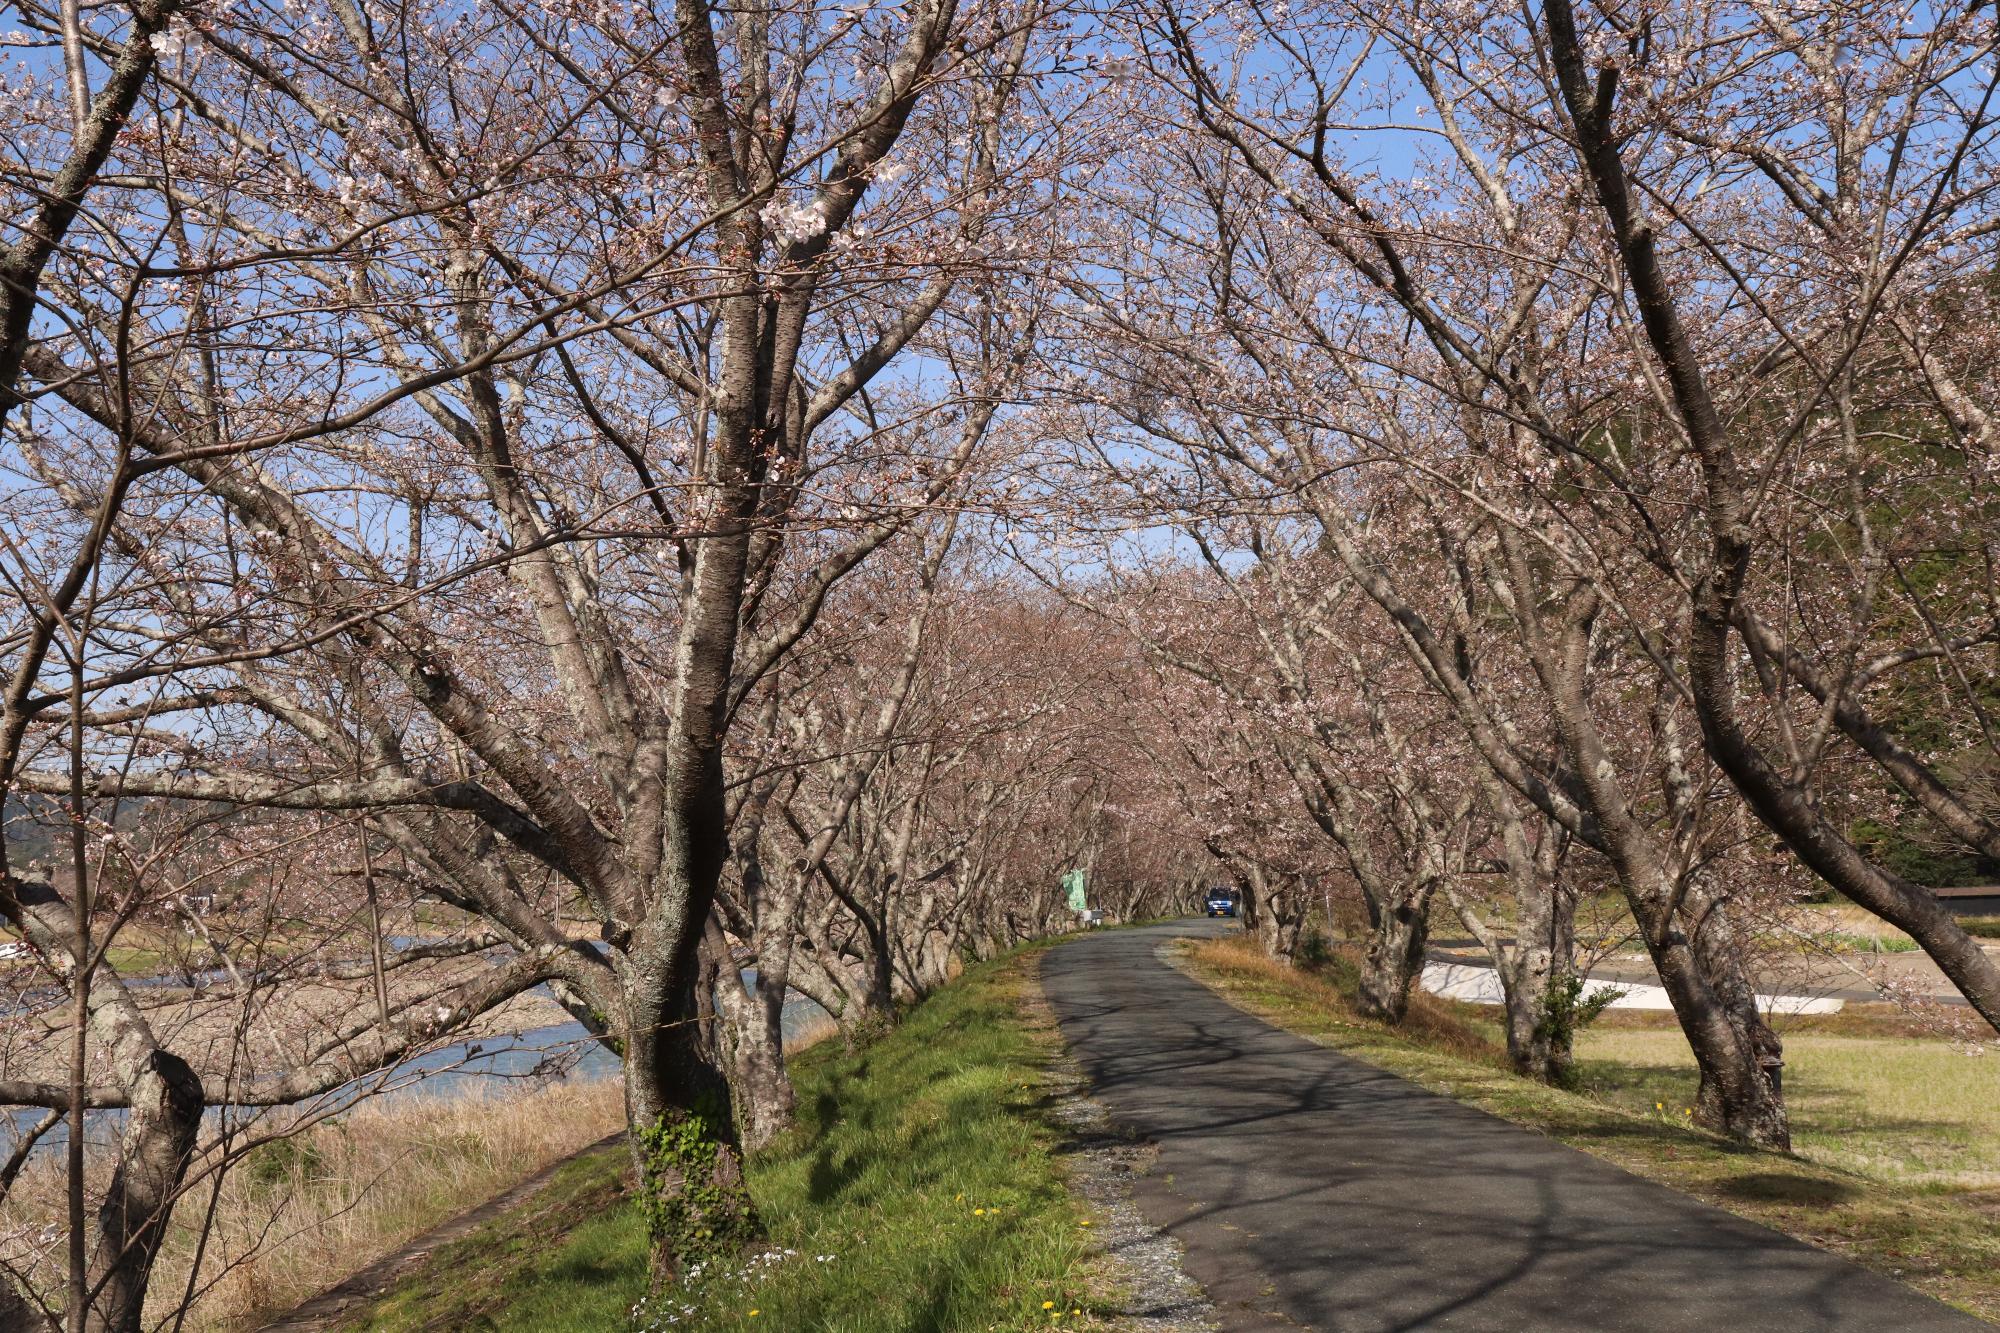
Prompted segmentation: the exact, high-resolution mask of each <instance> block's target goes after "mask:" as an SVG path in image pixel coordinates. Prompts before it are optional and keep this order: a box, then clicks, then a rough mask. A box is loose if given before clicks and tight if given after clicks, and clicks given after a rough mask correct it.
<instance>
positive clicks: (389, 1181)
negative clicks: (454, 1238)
mask: <svg viewBox="0 0 2000 1333" xmlns="http://www.w3.org/2000/svg"><path fill="white" fill-rule="evenodd" d="M622 1102H623V1098H622V1092H621V1088H620V1085H619V1084H618V1083H617V1081H616V1080H613V1079H596V1080H575V1081H567V1082H559V1083H555V1084H552V1085H548V1086H542V1087H537V1088H532V1089H524V1088H521V1087H519V1086H518V1085H516V1086H513V1087H508V1086H500V1087H495V1088H491V1089H487V1090H483V1091H470V1090H469V1091H467V1092H466V1093H464V1094H463V1095H460V1096H454V1097H450V1098H435V1099H434V1098H411V1097H399V1098H389V1099H385V1100H382V1101H377V1102H370V1103H365V1104H364V1105H362V1106H360V1107H359V1108H357V1109H355V1110H353V1111H351V1112H349V1113H347V1114H346V1115H343V1116H341V1117H339V1118H338V1119H336V1120H332V1121H328V1122H326V1123H322V1124H319V1125H315V1126H313V1127H312V1128H310V1129H307V1130H304V1131H302V1132H301V1133H300V1134H298V1135H297V1136H296V1137H293V1138H283V1139H276V1140H273V1141H271V1142H268V1143H264V1144H262V1145H260V1146H258V1147H255V1148H252V1149H250V1151H249V1152H248V1153H247V1154H246V1155H245V1156H244V1157H243V1159H242V1160H241V1161H240V1162H239V1163H238V1164H237V1165H236V1166H235V1168H234V1169H232V1170H231V1171H230V1172H229V1173H228V1175H227V1176H226V1177H225V1178H224V1180H223V1184H222V1187H221V1190H220V1192H219V1193H211V1191H210V1188H209V1187H208V1185H206V1184H199V1185H197V1186H196V1187H195V1189H194V1190H193V1192H192V1193H191V1194H190V1195H189V1197H188V1198H187V1200H186V1201H185V1202H184V1203H183V1204H182V1205H181V1207H180V1208H178V1209H176V1210H175V1213H174V1220H173V1223H172V1226H171V1228H170V1229H169V1232H168V1236H167V1240H166V1244H165V1247H164V1249H163V1251H162V1254H161V1257H160V1263H159V1267H158V1270H157V1275H156V1277H155V1280H154V1282H153V1287H152V1300H151V1302H150V1306H149V1326H150V1322H151V1320H153V1319H155V1318H157V1317H158V1314H159V1313H165V1312H167V1311H169V1310H170V1309H171V1307H172V1306H173V1305H174V1304H176V1303H177V1302H178V1301H180V1300H181V1299H182V1298H183V1296H185V1295H186V1293H187V1292H188V1291H189V1290H190V1289H191V1288H190V1283H191V1282H192V1289H194V1290H196V1291H198V1292H199V1293H200V1296H199V1299H198V1300H197V1301H196V1303H195V1305H194V1307H193V1311H192V1313H191V1314H190V1316H189V1318H188V1320H187V1322H186V1324H185V1325H184V1326H183V1327H184V1328H185V1329H186V1330H188V1333H234V1331H235V1330H241V1329H245V1328H253V1327H256V1326H258V1325H260V1324H261V1323H263V1322H264V1321H265V1319H267V1318H269V1317H270V1316H273V1315H276V1314H279V1313H282V1312H283V1311H286V1310H289V1309H291V1308H292V1307H293V1306H294V1305H296V1304H298V1303H299V1302H300V1301H303V1300H305V1299H306V1298H308V1297H310V1296H312V1295H314V1294H316V1293H317V1292H319V1291H321V1290H323V1289H324V1288H326V1287H328V1286H330V1285H332V1284H333V1283H335V1282H337V1281H339V1280H340V1279H341V1278H343V1277H345V1276H346V1275H347V1274H348V1273H350V1272H352V1271H354V1270H356V1269H359V1268H363V1267H365V1266H366V1265H368V1264H370V1263H372V1262H373V1261H375V1260H376V1259H378V1258H380V1257H381V1256H383V1255H385V1254H388V1253H391V1252H392V1251H394V1250H396V1249H398V1248H399V1247H401V1246H402V1245H404V1244H405V1243H407V1242H408V1241H409V1240H411V1239H412V1238H413V1237H415V1236H418V1235H420V1234H422V1233H423V1232H425V1231H426V1230H428V1229H430V1228H431V1227H433V1226H435V1225H437V1224H438V1223H439V1222H441V1221H444V1220H445V1219H447V1218H450V1217H452V1216H454V1215H456V1214H458V1213H460V1212H462V1211H464V1210H465V1209H466V1208H468V1207H470V1206H472V1205H476V1204H478V1203H480V1202H482V1201H483V1200H485V1199H487V1198H489V1197H491V1196H493V1195H496V1194H498V1193H500V1192H501V1191H503V1190H505V1189H506V1188H508V1187H509V1186H511V1185H513V1184H515V1183H517V1182H518V1181H520V1180H523V1179H525V1178H526V1177H528V1176H531V1175H533V1174H534V1173H535V1172H537V1171H539V1170H541V1169H542V1168H544V1167H546V1166H547V1165H549V1164H550V1163H552V1162H556V1161H559V1160H561V1159H562V1158H564V1157H567V1156H569V1155H570V1154H572V1153H575V1152H576V1151H577V1150H578V1149H580V1148H583V1147H585V1146H586V1145H588V1144H590V1143H592V1142H594V1141H596V1140H598V1139H601V1138H603V1137H604V1136H605V1135H607V1134H609V1133H611V1132H613V1131H614V1130H617V1129H621V1128H623V1125H624V1111H623V1105H622ZM63 1181H64V1177H63V1173H62V1162H61V1160H60V1159H59V1158H49V1159H43V1160H37V1161H35V1162H32V1163H30V1164H29V1165H28V1167H27V1168H26V1169H25V1170H24V1171H23V1173H22V1175H21V1178H20V1179H19V1180H18V1181H17V1182H16V1184H15V1187H14V1189H13V1190H11V1191H10V1192H9V1194H8V1198H7V1202H6V1206H5V1208H4V1210H0V1235H4V1236H6V1237H9V1238H11V1239H10V1240H9V1242H8V1244H7V1246H6V1248H7V1250H8V1251H9V1252H8V1253H7V1254H6V1258H7V1261H8V1262H9V1263H16V1264H18V1263H22V1262H23V1261H25V1262H26V1266H27V1267H28V1269H29V1271H30V1272H31V1273H32V1274H33V1275H34V1276H35V1277H36V1279H37V1280H38V1282H39V1284H40V1285H42V1286H43V1287H44V1288H45V1289H47V1288H48V1287H50V1286H53V1285H59V1271H58V1269H57V1268H49V1267H47V1265H51V1264H54V1265H58V1266H59V1265H60V1263H61V1260H62V1253H61V1247H60V1246H59V1245H38V1244H36V1242H35V1238H36V1237H39V1236H43V1235H49V1234H57V1233H59V1232H60V1229H61V1219H62V1217H63V1206H64V1196H63ZM197 1253H199V1254H200V1256H201V1257H200V1262H199V1271H198V1272H195V1271H194V1270H195V1268H196V1258H195V1256H196V1254H197ZM153 1312H158V1313H153Z"/></svg>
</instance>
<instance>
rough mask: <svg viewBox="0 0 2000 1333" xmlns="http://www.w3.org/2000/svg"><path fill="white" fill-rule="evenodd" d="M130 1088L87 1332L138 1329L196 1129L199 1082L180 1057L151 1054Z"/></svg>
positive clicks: (100, 1223) (93, 1269) (103, 1212)
mask: <svg viewBox="0 0 2000 1333" xmlns="http://www.w3.org/2000/svg"><path fill="white" fill-rule="evenodd" d="M134 1094H135V1095H134V1096H133V1099H132V1107H131V1110H130V1111H129V1112H128V1113H127V1116H126V1120H125V1132H124V1134H123V1135H121V1136H120V1142H119V1154H118V1168H117V1170H116V1171H115V1172H113V1174H112V1177H111V1184H110V1186H109V1188H107V1189H106V1190H105V1194H104V1202H103V1204H102V1205H101V1206H100V1207H99V1208H98V1210H97V1228H98V1237H97V1248H96V1250H95V1252H94V1253H93V1255H92V1257H91V1262H90V1270H89V1290H90V1293H91V1296H90V1305H89V1310H88V1313H87V1315H86V1317H85V1319H84V1328H85V1329H86V1330H88V1333H140V1329H141V1328H142V1327H144V1325H143V1323H142V1322H141V1319H142V1316H143V1315H144V1313H145V1306H146V1286H147V1284H148V1283H149V1282H150V1281H151V1280H152V1275H153V1262H154V1260H156V1259H157V1258H158V1257H159V1253H160V1242H161V1241H162V1239H164V1237H165V1234H166V1224H167V1218H168V1216H169V1215H170V1214H171V1212H172V1210H173V1206H174V1202H175V1200H176V1199H177V1198H178V1197H179V1195H180V1188H181V1181H182V1179H183V1178H184V1177H185V1176H186V1175H187V1169H188V1164H189V1163H190V1162H191V1161H193V1159H194V1146H195V1134H196V1132H197V1131H198V1130H199V1129H200V1128H201V1113H202V1110H203V1100H202V1092H201V1080H200V1079H199V1078H197V1077H196V1076H195V1074H194V1071H193V1070H191V1069H189V1068H188V1066H187V1064H186V1063H185V1062H184V1061H182V1060H181V1059H180V1057H179V1056H176V1055H174V1054H172V1053H170V1052H167V1051H157V1052H155V1053H153V1055H152V1056H151V1058H150V1060H149V1067H148V1069H147V1070H146V1072H145V1074H144V1075H142V1076H141V1077H140V1079H139V1080H138V1082H137V1084H136V1086H135V1088H134Z"/></svg>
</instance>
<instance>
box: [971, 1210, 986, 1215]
mask: <svg viewBox="0 0 2000 1333" xmlns="http://www.w3.org/2000/svg"><path fill="white" fill-rule="evenodd" d="M972 1215H973V1216H974V1217H984V1216H986V1210H985V1209H984V1208H975V1209H973V1210H972Z"/></svg>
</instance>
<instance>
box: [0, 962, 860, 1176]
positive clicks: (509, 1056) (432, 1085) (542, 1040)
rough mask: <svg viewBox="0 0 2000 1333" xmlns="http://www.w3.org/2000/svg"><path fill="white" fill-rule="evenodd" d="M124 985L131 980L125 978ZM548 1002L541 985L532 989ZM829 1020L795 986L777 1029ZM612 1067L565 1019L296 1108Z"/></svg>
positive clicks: (42, 1147) (58, 1137) (23, 1118)
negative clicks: (540, 987) (780, 1024)
mask: <svg viewBox="0 0 2000 1333" xmlns="http://www.w3.org/2000/svg"><path fill="white" fill-rule="evenodd" d="M756 976H757V974H756V971H755V970H754V969H746V970H745V971H744V973H743V977H744V980H745V981H746V982H754V981H755V980H756ZM127 984H128V985H131V984H134V983H132V982H128V983H127ZM142 984H149V985H162V984H167V979H165V978H149V979H143V980H142ZM536 993H537V994H541V995H543V996H544V997H545V998H549V999H551V1000H553V998H554V997H553V996H551V995H548V993H547V990H546V988H542V989H541V990H539V991H537V992H536ZM827 1021H830V1019H829V1018H828V1015H827V1012H826V1010H824V1009H822V1008H821V1007H820V1006H819V1005H818V1004H817V1003H815V1002H814V1001H812V1000H809V999H807V998H806V997H805V996H803V995H800V994H798V993H797V992H796V991H794V992H793V993H792V995H791V998H789V999H788V1000H787V1001H786V1003H785V1010H784V1020H783V1022H784V1034H785V1038H786V1039H787V1040H788V1041H789V1040H791V1039H793V1038H795V1037H797V1036H798V1035H799V1034H800V1033H802V1032H805V1031H807V1030H808V1029H810V1028H813V1027H815V1026H817V1025H819V1024H820V1023H822V1022H827ZM618 1072H619V1065H618V1057H617V1056H616V1055H613V1054H612V1053H611V1052H610V1051H608V1050H606V1049H605V1048H604V1047H603V1046H601V1045H599V1044H598V1043H597V1042H596V1041H595V1040H593V1039H592V1038H591V1036H590V1034H589V1032H588V1031H586V1030H585V1028H584V1026H583V1024H581V1023H578V1022H576V1021H575V1020H573V1019H572V1020H571V1021H569V1022H566V1023H558V1024H555V1025H553V1026H550V1027H539V1028H529V1029H526V1030H525V1031H521V1032H511V1033H505V1034H501V1035H498V1036H490V1037H481V1038H478V1039H477V1040H473V1041H462V1042H456V1043H454V1044H452V1045H450V1046H441V1047H438V1048H437V1049H436V1050H431V1051H426V1052H424V1053H423V1054H422V1055H419V1056H414V1057H412V1058H411V1059H408V1060H405V1061H403V1062H402V1063H401V1064H399V1065H396V1066H395V1067H394V1068H392V1069H389V1070H386V1071H384V1072H381V1073H376V1074H370V1075H368V1076H366V1077H365V1078H361V1079H356V1080H355V1081H354V1082H352V1083H349V1084H347V1085H345V1086H343V1087H340V1088H336V1089H335V1090H333V1091H332V1092H329V1093H326V1094H324V1095H322V1096H321V1097H319V1098H316V1099H314V1100H313V1101H312V1102H309V1103H306V1104H304V1105H303V1106H302V1107H301V1108H300V1109H301V1110H310V1111H316V1112H320V1113H338V1112H339V1111H341V1110H344V1109H346V1107H348V1106H350V1105H353V1104H355V1103H357V1102H358V1101H360V1100H361V1099H362V1098H363V1097H368V1096H375V1097H377V1098H378V1099H379V1098H399V1097H415V1098H428V1099H433V1100H436V1099H443V1098H453V1097H464V1096H468V1095H474V1096H478V1095H485V1094H487V1093H490V1092H493V1091H497V1090H502V1089H504V1088H505V1087H507V1086H508V1085H510V1084H512V1083H516V1082H520V1081H523V1080H526V1081H534V1080H541V1079H549V1078H564V1079H601V1078H613V1077H615V1076H617V1074H618ZM230 1113H233V1114H234V1116H235V1118H236V1119H237V1121H238V1123H242V1122H243V1120H244V1119H246V1118H247V1117H249V1116H250V1115H252V1114H254V1112H252V1111H250V1110H248V1109H246V1108H223V1107H212V1108H210V1110H209V1112H208V1117H209V1120H210V1124H211V1126H213V1125H214V1124H216V1123H218V1122H219V1121H220V1118H221V1117H222V1116H223V1115H225V1114H230ZM43 1114H44V1113H43V1112H42V1111H41V1110H39V1109H37V1108H32V1107H10V1108H7V1110H6V1111H5V1116H6V1125H7V1128H6V1129H5V1130H4V1131H0V1157H4V1156H5V1155H6V1154H7V1153H9V1152H12V1151H13V1146H14V1144H15V1143H16V1142H18V1141H19V1136H20V1135H21V1134H23V1133H25V1132H26V1131H27V1130H29V1129H31V1128H32V1127H33V1126H34V1125H35V1124H36V1123H37V1122H38V1121H40V1120H41V1118H42V1115H43ZM124 1118H125V1113H124V1112H123V1111H116V1110H108V1111H92V1112H89V1113H88V1114H87V1115H86V1116H85V1117H84V1124H85V1130H84V1133H85V1140H86V1142H92V1143H95V1142H100V1141H102V1142H106V1143H108V1142H110V1141H111V1140H113V1139H114V1138H115V1137H116V1135H117V1133H118V1131H119V1128H120V1127H121V1126H122V1125H123V1124H124ZM67 1141H68V1130H67V1126H65V1125H58V1126H57V1127H56V1128H54V1129H52V1130H50V1131H49V1132H48V1133H47V1134H46V1135H44V1136H43V1137H42V1140H41V1141H40V1142H39V1143H38V1144H36V1145H35V1154H36V1155H37V1156H39V1155H40V1154H42V1153H45V1152H50V1151H53V1150H55V1149H56V1148H58V1147H60V1146H62V1145H63V1144H64V1143H66V1142H67Z"/></svg>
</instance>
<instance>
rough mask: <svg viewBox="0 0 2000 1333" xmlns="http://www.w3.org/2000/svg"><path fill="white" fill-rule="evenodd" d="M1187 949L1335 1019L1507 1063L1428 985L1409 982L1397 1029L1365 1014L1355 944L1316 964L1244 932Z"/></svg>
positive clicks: (1201, 963) (1199, 959)
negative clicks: (1277, 953)
mask: <svg viewBox="0 0 2000 1333" xmlns="http://www.w3.org/2000/svg"><path fill="white" fill-rule="evenodd" d="M1187 953H1188V956H1189V958H1190V959H1191V960H1192V961H1193V962H1194V963H1195V965H1196V966H1197V967H1206V968H1208V969H1211V970H1214V969H1224V970H1227V971H1230V972H1235V973H1238V974H1239V975H1241V974H1254V975H1257V976H1258V977H1259V978H1260V979H1261V980H1263V981H1266V982H1270V983H1274V984H1278V985H1282V986H1285V987H1287V988H1289V989H1290V990H1293V991H1296V992H1297V993H1298V995H1299V997H1300V999H1301V1000H1302V1001H1305V1002H1307V1003H1309V1004H1310V1005H1312V1007H1313V1008H1315V1009H1316V1010H1319V1011H1320V1012H1322V1013H1324V1014H1326V1015H1327V1016H1329V1018H1331V1019H1333V1020H1335V1021H1340V1022H1345V1023H1348V1024H1351V1025H1353V1026H1355V1027H1359V1028H1367V1029H1370V1030H1372V1031H1377V1032H1389V1031H1394V1032H1395V1033H1396V1034H1397V1035H1399V1036H1401V1037H1403V1038H1405V1039H1407V1040H1410V1041H1415V1042H1418V1043H1420V1044H1422V1045H1424V1046H1426V1047H1428V1048H1430V1049H1431V1050H1434V1051H1440V1052H1442V1053H1444V1054H1446V1055H1453V1056H1457V1057H1458V1058H1459V1059H1461V1060H1473V1061H1476V1062H1478V1063H1480V1064H1490V1065H1493V1066H1494V1067H1496V1068H1505V1067H1506V1064H1507V1051H1506V1048H1505V1047H1503V1046H1500V1045H1498V1044H1496V1043H1495V1042H1494V1041H1493V1039H1492V1038H1491V1037H1489V1036H1487V1035H1486V1034H1485V1033H1484V1032H1481V1031H1480V1030H1479V1029H1478V1028H1477V1027H1475V1026H1474V1025H1473V1024H1472V1023H1469V1022H1467V1021H1466V1020H1465V1018H1463V1017H1461V1016H1460V1014H1459V1013H1458V1006H1456V1005H1454V1004H1452V1003H1451V1002H1450V1001H1448V1000H1441V999H1439V998H1438V997H1437V996H1435V995H1432V994H1430V993H1429V992H1428V991H1424V990H1421V989H1418V988H1415V987H1412V988H1411V991H1410V1011H1409V1013H1408V1014H1407V1015H1406V1016H1405V1017H1404V1019H1403V1021H1402V1023H1400V1024H1398V1025H1397V1026H1396V1027H1395V1028H1393V1029H1391V1028H1390V1027H1389V1026H1388V1025H1387V1024H1384V1023H1381V1022H1378V1021H1376V1020H1374V1019H1370V1018H1363V1017H1362V1016H1361V1014H1360V1013H1359V1012H1358V1011H1357V1010H1356V1009H1355V1007H1354V1002H1353V1000H1352V998H1351V996H1352V994H1353V992H1354V977H1355V973H1356V969H1357V968H1358V966H1359V963H1360V952H1359V950H1358V949H1355V948H1353V947H1352V946H1348V945H1338V946H1335V949H1334V954H1333V959H1332V961H1331V962H1329V963H1327V964H1325V965H1324V966H1323V967H1321V968H1318V969H1314V970H1307V969H1304V968H1295V967H1293V966H1292V965H1291V964H1289V963H1281V962H1279V961H1278V960H1277V959H1275V958H1272V957H1269V956H1268V955H1266V954H1264V953H1262V952H1261V951H1259V950H1258V949H1256V948H1255V947H1253V946H1251V945H1250V944H1248V943H1247V942H1246V941H1244V940H1242V939H1240V938H1227V939H1220V940H1196V941H1192V942H1190V944H1189V945H1188V948H1187Z"/></svg>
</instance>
